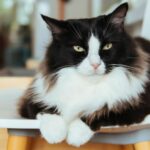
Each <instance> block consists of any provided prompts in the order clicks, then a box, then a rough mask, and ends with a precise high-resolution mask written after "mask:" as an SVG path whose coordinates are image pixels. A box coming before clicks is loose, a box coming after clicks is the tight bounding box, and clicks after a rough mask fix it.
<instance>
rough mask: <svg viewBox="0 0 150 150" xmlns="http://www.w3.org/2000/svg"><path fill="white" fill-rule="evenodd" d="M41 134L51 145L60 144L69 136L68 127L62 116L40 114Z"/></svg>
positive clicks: (38, 117)
mask: <svg viewBox="0 0 150 150" xmlns="http://www.w3.org/2000/svg"><path fill="white" fill-rule="evenodd" d="M37 119H38V120H39V121H40V132H41V134H42V136H43V138H44V139H45V140H46V141H47V142H48V143H50V144H54V143H60V142H62V141H63V140H65V138H66V135H67V125H66V123H65V121H64V119H63V118H62V117H61V116H60V115H56V114H38V115H37Z"/></svg>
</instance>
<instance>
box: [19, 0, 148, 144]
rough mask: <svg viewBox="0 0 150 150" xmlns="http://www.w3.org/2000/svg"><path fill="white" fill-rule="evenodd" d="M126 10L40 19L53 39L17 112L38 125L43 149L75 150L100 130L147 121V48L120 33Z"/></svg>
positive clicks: (138, 40)
mask: <svg viewBox="0 0 150 150" xmlns="http://www.w3.org/2000/svg"><path fill="white" fill-rule="evenodd" d="M127 10H128V4H127V3H124V4H122V5H120V6H119V7H118V8H117V9H116V10H115V11H113V12H112V13H111V14H108V15H103V16H99V17H96V18H90V19H72V20H66V21H59V20H55V19H52V18H49V17H46V16H42V18H43V19H44V20H45V21H46V23H47V24H48V26H49V28H50V30H51V32H52V37H53V39H52V41H51V43H50V45H49V47H48V49H47V53H46V56H45V59H44V61H43V63H42V64H41V68H40V71H39V73H38V74H37V75H36V77H35V79H34V81H33V82H32V84H31V85H30V86H29V88H28V89H27V91H26V92H25V94H24V96H23V97H22V98H21V101H20V102H21V103H20V110H19V111H20V114H21V115H22V116H23V117H26V118H36V117H37V118H38V119H39V120H40V121H41V128H40V130H41V133H42V135H43V137H44V138H45V139H46V140H47V141H48V142H49V143H58V142H61V141H63V140H65V139H66V141H67V142H68V143H69V144H72V145H74V146H80V145H82V144H84V143H86V142H87V141H89V140H90V138H91V137H92V136H93V135H94V131H96V130H97V129H99V128H100V127H101V126H108V125H130V124H134V123H140V122H142V121H144V120H145V121H146V120H147V119H149V117H148V114H150V93H149V92H150V43H149V42H148V41H146V40H144V39H142V38H136V39H133V38H131V37H130V36H129V35H128V34H127V33H126V32H125V30H124V19H125V16H126V13H127Z"/></svg>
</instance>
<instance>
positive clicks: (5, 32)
mask: <svg viewBox="0 0 150 150" xmlns="http://www.w3.org/2000/svg"><path fill="white" fill-rule="evenodd" d="M125 1H127V2H128V3H129V5H130V9H129V13H128V16H127V19H126V28H127V31H128V32H129V33H130V34H131V35H133V36H144V37H145V38H148V39H150V31H149V30H150V29H149V27H150V21H149V20H150V19H149V16H150V0H149V1H148V0H141V1H137V0H0V76H33V75H34V74H35V73H36V69H37V68H38V65H39V63H40V61H41V60H42V59H43V57H44V53H45V50H46V46H47V44H48V43H49V42H50V38H51V36H50V32H49V31H48V29H47V27H46V24H45V23H44V22H43V21H42V19H41V17H40V14H44V15H48V16H50V17H54V18H57V19H69V18H85V17H88V18H89V17H95V16H98V15H100V14H104V13H109V12H111V11H112V10H113V9H114V8H116V7H117V6H118V5H119V4H120V3H123V2H125Z"/></svg>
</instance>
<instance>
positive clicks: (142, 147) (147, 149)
mask: <svg viewBox="0 0 150 150" xmlns="http://www.w3.org/2000/svg"><path fill="white" fill-rule="evenodd" d="M134 149H135V150H150V142H141V143H137V144H134Z"/></svg>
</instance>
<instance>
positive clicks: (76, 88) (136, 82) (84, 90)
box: [33, 67, 147, 120]
mask: <svg viewBox="0 0 150 150" xmlns="http://www.w3.org/2000/svg"><path fill="white" fill-rule="evenodd" d="M146 80H147V78H146V76H144V75H143V76H141V77H138V78H137V77H135V76H133V75H132V74H129V75H128V76H127V75H126V70H125V69H124V68H121V67H118V68H115V69H114V70H113V71H112V72H111V73H110V74H108V75H105V76H91V77H90V76H82V75H80V74H79V73H77V72H76V70H75V69H73V68H66V69H62V70H61V71H59V73H58V80H57V82H56V84H55V85H54V87H53V88H52V89H51V90H50V91H49V92H46V89H45V87H44V79H43V78H42V77H41V76H37V80H36V82H35V83H34V85H33V86H34V87H35V92H36V93H38V94H39V98H38V99H37V100H36V101H38V102H39V101H41V100H43V101H42V102H43V103H45V104H47V105H49V106H57V108H58V110H59V111H60V113H61V114H62V115H63V116H64V117H65V118H66V119H68V120H72V119H74V118H75V117H77V116H78V115H82V114H86V115H88V114H91V113H93V112H94V111H96V110H98V109H100V108H101V107H103V106H104V105H105V104H108V107H109V108H112V107H113V106H114V105H115V104H116V103H117V102H118V101H122V100H123V101H131V99H132V98H133V97H134V98H136V97H138V95H139V94H141V93H142V92H144V88H143V86H144V83H145V81H146Z"/></svg>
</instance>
